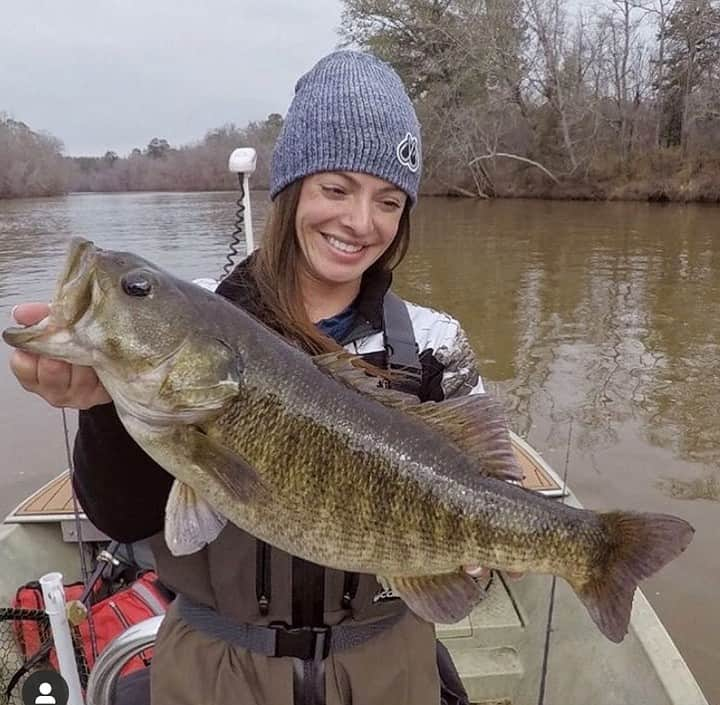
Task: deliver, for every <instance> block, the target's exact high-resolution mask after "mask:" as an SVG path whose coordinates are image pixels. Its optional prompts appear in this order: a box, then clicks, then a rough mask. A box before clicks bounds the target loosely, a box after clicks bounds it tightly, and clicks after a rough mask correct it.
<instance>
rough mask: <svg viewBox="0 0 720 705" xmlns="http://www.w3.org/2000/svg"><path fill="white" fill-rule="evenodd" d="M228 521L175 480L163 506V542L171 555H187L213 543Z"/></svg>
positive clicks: (193, 492) (183, 484) (190, 489)
mask: <svg viewBox="0 0 720 705" xmlns="http://www.w3.org/2000/svg"><path fill="white" fill-rule="evenodd" d="M225 524H227V519H226V518H225V517H223V516H221V515H220V514H219V513H218V512H216V511H215V510H214V509H213V508H212V507H211V506H210V504H209V503H208V502H206V501H205V500H204V499H203V498H202V497H200V495H198V494H197V492H195V490H193V489H192V487H188V485H186V484H185V483H184V482H180V481H179V480H175V482H174V483H173V486H172V488H171V490H170V496H169V497H168V500H167V504H166V505H165V543H167V546H168V548H169V549H170V553H172V554H173V556H187V555H189V554H191V553H195V552H196V551H199V550H200V549H201V548H203V547H204V546H206V545H207V544H209V543H210V542H211V541H214V540H215V539H216V538H217V537H218V534H219V533H220V532H221V531H222V530H223V528H224V527H225Z"/></svg>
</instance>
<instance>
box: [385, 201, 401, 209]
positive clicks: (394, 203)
mask: <svg viewBox="0 0 720 705" xmlns="http://www.w3.org/2000/svg"><path fill="white" fill-rule="evenodd" d="M383 205H385V206H387V207H388V208H392V209H393V210H395V209H397V208H400V204H399V203H398V202H397V201H383Z"/></svg>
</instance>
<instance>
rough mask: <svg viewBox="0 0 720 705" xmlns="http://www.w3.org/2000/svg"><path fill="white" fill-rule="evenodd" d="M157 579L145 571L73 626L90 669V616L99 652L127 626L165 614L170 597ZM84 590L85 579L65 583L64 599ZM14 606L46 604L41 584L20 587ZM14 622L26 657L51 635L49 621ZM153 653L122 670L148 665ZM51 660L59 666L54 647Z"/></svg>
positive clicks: (74, 597)
mask: <svg viewBox="0 0 720 705" xmlns="http://www.w3.org/2000/svg"><path fill="white" fill-rule="evenodd" d="M156 582H157V576H156V575H155V573H154V572H152V571H148V572H146V573H144V574H143V575H142V576H141V577H140V578H138V579H137V580H135V581H134V582H133V583H131V584H130V585H129V586H128V587H126V588H123V589H122V590H118V591H117V592H116V593H114V594H112V595H110V596H108V597H106V598H104V599H102V600H100V601H99V602H96V603H95V604H94V605H92V607H91V608H90V614H89V615H88V617H87V619H85V620H84V621H83V622H82V623H81V624H80V625H79V626H78V627H75V628H74V629H73V631H74V632H75V636H76V637H77V638H78V639H79V642H80V645H81V647H82V652H83V656H84V658H85V661H86V663H87V669H88V672H89V670H90V669H92V667H93V665H94V663H95V659H94V658H93V650H92V642H91V639H90V620H91V619H92V624H93V631H94V634H95V644H96V646H97V653H98V655H99V654H101V653H102V651H103V649H104V648H105V647H106V646H107V645H108V644H109V643H110V642H111V641H112V640H113V639H114V638H115V637H116V636H118V635H119V634H121V633H122V632H124V631H125V630H126V629H127V628H128V627H130V626H132V625H133V624H137V623H138V622H142V621H143V620H144V619H148V618H149V617H154V616H157V615H161V614H165V610H166V609H167V606H168V604H169V600H168V598H167V596H166V594H165V593H164V591H163V590H161V589H159V588H158V586H157V585H156ZM101 589H102V585H101V583H100V581H98V583H97V585H96V586H94V587H93V592H94V593H95V594H96V595H97V593H98V592H99V591H100V590H101ZM82 592H83V585H82V583H73V584H72V585H67V586H66V587H65V599H66V600H67V601H70V600H77V599H79V598H80V596H81V595H82ZM14 607H16V608H20V609H30V610H43V609H44V608H45V607H44V603H43V597H42V590H41V589H40V585H39V584H38V583H37V582H33V583H28V584H27V585H25V586H23V587H21V588H20V589H19V590H18V591H17V594H16V596H15V603H14ZM15 625H16V626H15V628H16V634H17V638H18V641H19V643H20V645H21V647H22V649H23V653H24V655H25V657H26V658H29V657H31V656H32V655H33V654H35V653H36V652H37V651H38V650H39V649H40V647H41V646H42V644H43V643H44V642H45V641H47V639H48V637H49V636H50V635H49V634H47V633H46V629H45V627H46V626H47V623H43V622H34V621H30V620H24V619H23V620H18V621H16V622H15ZM151 653H152V650H151V649H148V650H147V651H144V652H143V653H142V654H140V655H139V656H136V657H134V658H133V659H131V660H130V661H128V663H127V665H126V666H125V668H123V670H122V673H123V674H126V673H131V672H132V671H135V670H137V669H139V668H143V667H145V666H147V665H148V663H149V659H150V658H151ZM50 663H51V664H52V665H53V667H54V668H57V667H58V664H57V657H56V655H55V649H52V650H51V651H50Z"/></svg>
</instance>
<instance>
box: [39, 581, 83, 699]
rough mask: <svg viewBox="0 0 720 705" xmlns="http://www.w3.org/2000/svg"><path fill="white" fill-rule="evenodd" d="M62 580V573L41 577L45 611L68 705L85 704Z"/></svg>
mask: <svg viewBox="0 0 720 705" xmlns="http://www.w3.org/2000/svg"><path fill="white" fill-rule="evenodd" d="M62 580H63V576H62V573H46V574H45V575H43V576H42V578H40V587H41V588H42V593H43V599H44V600H45V612H47V615H48V617H49V618H50V629H51V630H52V635H53V641H54V642H55V652H56V653H57V657H58V663H59V664H60V675H61V676H62V677H63V678H64V679H65V682H66V683H67V685H68V689H69V691H70V696H69V698H68V705H83V698H82V690H81V689H80V677H79V676H78V670H77V663H76V662H75V650H74V648H73V643H72V637H71V636H70V625H69V624H68V621H67V614H66V612H65V609H66V608H65V590H64V589H63V582H62Z"/></svg>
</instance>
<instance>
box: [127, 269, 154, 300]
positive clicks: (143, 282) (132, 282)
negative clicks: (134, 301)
mask: <svg viewBox="0 0 720 705" xmlns="http://www.w3.org/2000/svg"><path fill="white" fill-rule="evenodd" d="M121 285H122V288H123V291H124V292H125V293H126V294H127V295H128V296H147V295H148V294H150V292H151V291H152V282H151V281H150V279H148V278H147V277H146V276H144V275H143V274H126V275H125V276H124V277H123V278H122V281H121Z"/></svg>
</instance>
